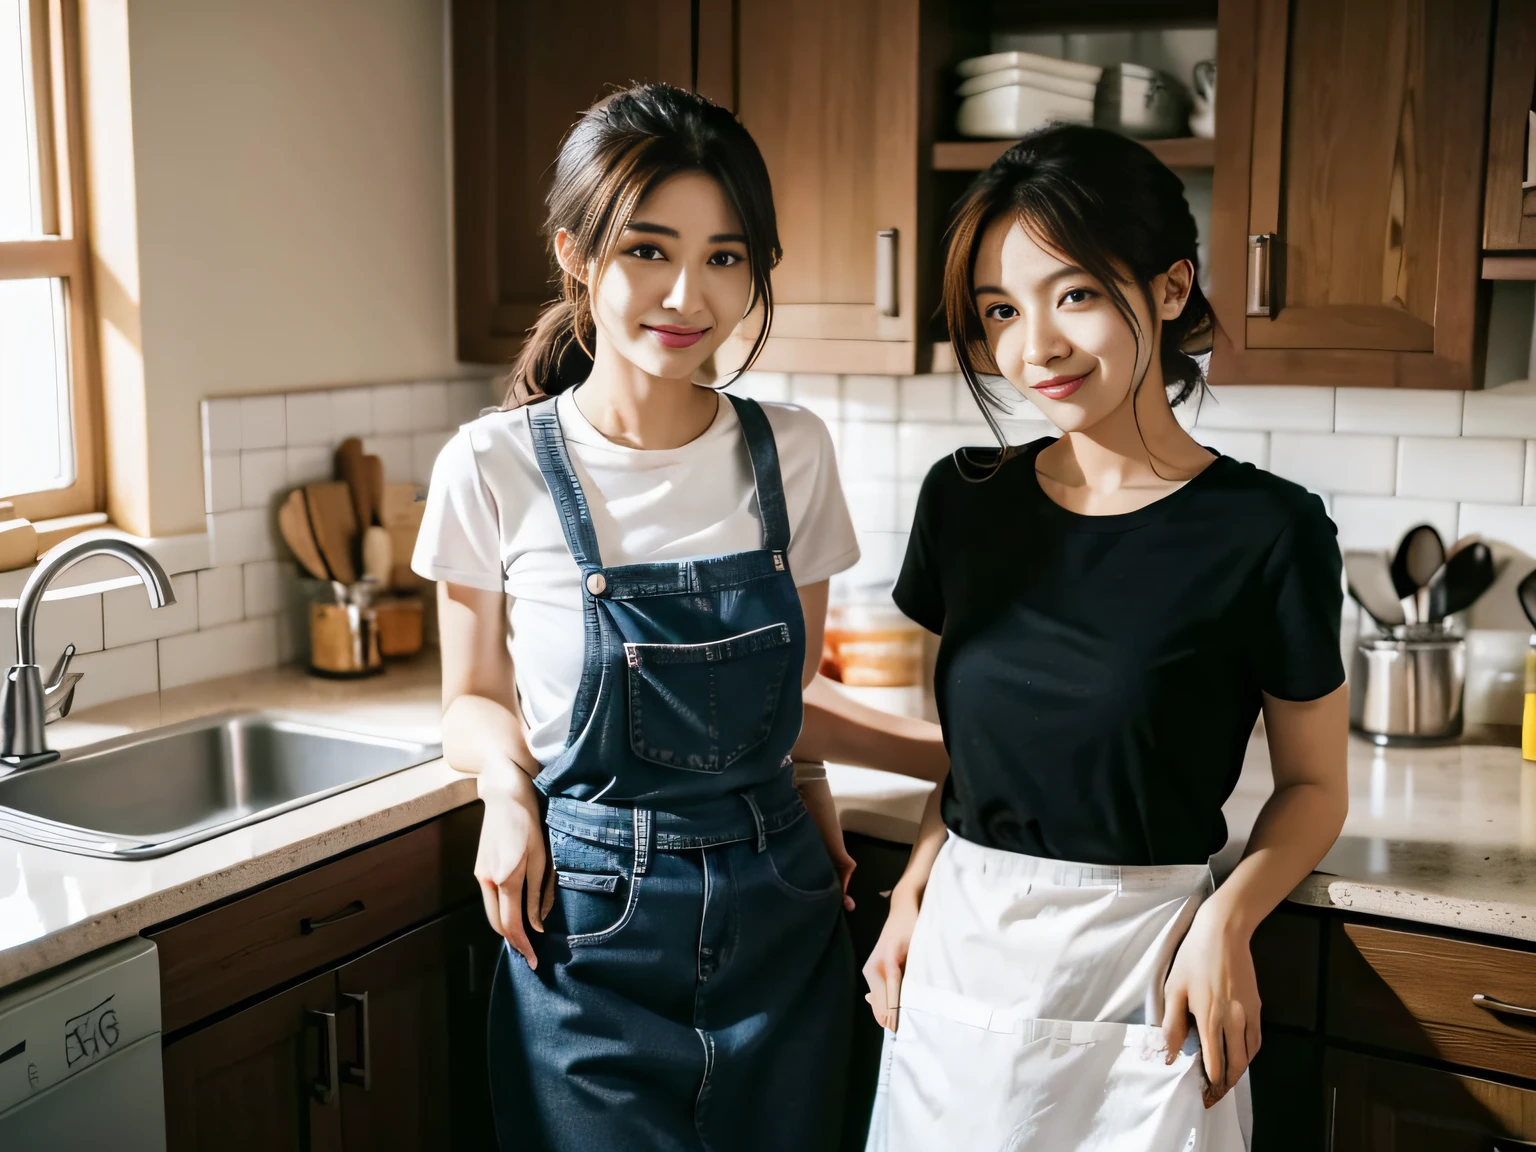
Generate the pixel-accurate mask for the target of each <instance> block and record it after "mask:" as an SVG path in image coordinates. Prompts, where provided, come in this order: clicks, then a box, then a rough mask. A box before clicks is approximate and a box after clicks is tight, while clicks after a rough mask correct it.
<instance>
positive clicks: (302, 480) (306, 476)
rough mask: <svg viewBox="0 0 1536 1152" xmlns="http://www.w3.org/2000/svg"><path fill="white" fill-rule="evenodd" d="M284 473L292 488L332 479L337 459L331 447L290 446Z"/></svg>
mask: <svg viewBox="0 0 1536 1152" xmlns="http://www.w3.org/2000/svg"><path fill="white" fill-rule="evenodd" d="M283 471H284V475H285V478H286V480H287V485H288V487H289V488H290V489H292V488H297V487H298V486H299V485H300V484H314V483H317V482H318V481H321V480H330V479H332V478H333V476H334V475H335V473H336V460H335V456H334V455H333V454H332V452H331V450H330V449H329V448H320V447H313V448H289V449H288V450H287V455H286V464H285V467H284V470H283Z"/></svg>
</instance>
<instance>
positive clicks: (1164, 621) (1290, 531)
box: [864, 127, 1347, 1152]
mask: <svg viewBox="0 0 1536 1152" xmlns="http://www.w3.org/2000/svg"><path fill="white" fill-rule="evenodd" d="M948 243H949V250H948V258H947V266H946V271H945V284H944V302H945V311H946V313H947V316H948V320H949V325H950V331H951V333H952V335H953V339H954V346H955V351H956V355H957V358H958V359H959V362H960V366H961V370H962V372H963V373H964V375H965V378H966V380H967V382H968V383H969V385H970V388H971V391H972V393H973V395H974V396H975V397H976V400H977V402H978V404H979V405H980V407H981V409H982V412H983V414H984V415H985V416H986V418H987V420H988V422H989V424H991V426H992V428H993V430H994V432H998V439H999V441H1001V440H1002V439H1003V437H1002V435H1001V433H1000V431H999V429H998V425H997V421H996V417H995V415H994V412H995V410H996V409H997V407H998V406H999V405H1000V403H1002V399H1001V398H1002V396H1004V395H1005V394H1007V393H1008V391H1009V390H1008V385H1012V387H1013V388H1014V389H1016V390H1017V391H1018V392H1020V393H1022V394H1023V395H1024V396H1026V397H1028V398H1029V399H1030V401H1031V402H1033V403H1034V404H1035V405H1036V406H1037V407H1038V408H1039V409H1040V410H1041V411H1042V412H1043V413H1044V414H1045V415H1046V416H1047V417H1048V418H1049V419H1050V420H1051V421H1052V422H1053V423H1055V424H1056V426H1057V427H1058V428H1060V429H1061V430H1062V433H1063V435H1062V436H1061V437H1060V438H1059V439H1055V440H1052V439H1049V438H1047V439H1042V440H1039V441H1036V442H1035V443H1033V444H1027V445H1024V446H1022V447H1011V448H1005V449H1002V450H1001V451H998V450H991V451H980V450H976V451H967V452H962V453H958V454H957V455H956V457H955V458H953V459H945V460H941V461H940V462H939V463H938V464H936V465H934V467H933V469H932V470H931V471H930V472H929V473H928V477H927V479H926V480H925V481H924V483H923V488H922V492H921V495H920V496H919V499H918V507H917V516H916V523H915V524H914V525H913V530H912V536H911V543H910V546H909V548H908V551H907V557H906V562H905V564H904V565H903V568H902V572H901V577H900V579H899V580H898V582H897V585H896V590H895V598H896V602H897V604H898V605H899V606H900V607H901V609H902V610H903V611H904V612H906V613H907V615H909V616H910V617H912V619H914V620H915V621H917V622H918V623H920V624H922V625H923V626H924V627H926V628H929V629H931V630H932V631H934V632H937V633H939V634H940V635H941V636H942V637H943V641H942V643H941V645H940V648H939V661H938V670H937V677H936V683H937V693H938V705H939V713H940V717H941V719H942V721H943V726H944V737H945V743H946V744H947V746H948V749H949V754H950V760H951V768H950V775H949V779H948V781H947V782H946V784H945V786H944V788H943V789H942V794H941V795H936V796H935V798H934V800H933V801H932V802H931V803H930V804H929V807H928V810H927V812H926V813H925V815H924V819H923V827H922V831H921V833H920V836H919V841H918V843H917V845H916V846H915V847H914V849H913V852H912V859H911V862H910V863H909V865H908V867H907V871H906V874H905V875H904V876H903V877H902V880H901V882H900V884H899V885H898V886H897V888H896V890H895V892H894V893H893V894H892V899H891V913H890V918H889V920H888V921H887V923H886V926H885V930H884V933H883V934H882V936H881V938H880V942H879V944H878V945H877V946H876V948H875V951H874V954H873V955H872V956H871V957H870V959H869V962H868V963H867V964H866V965H865V968H864V974H865V977H866V979H867V980H868V982H869V986H870V993H869V996H868V999H869V1001H870V1003H871V1005H872V1006H873V1008H874V1011H875V1017H876V1019H878V1020H879V1021H880V1022H881V1023H882V1024H883V1025H884V1026H885V1027H887V1028H888V1029H890V1030H891V1032H890V1033H889V1034H888V1035H887V1045H886V1063H885V1068H884V1070H883V1075H882V1088H881V1095H880V1098H879V1100H878V1101H877V1105H876V1115H875V1117H874V1121H873V1124H872V1128H871V1141H870V1143H871V1148H878V1149H882V1150H883V1149H889V1150H890V1152H907V1150H914V1152H915V1150H921V1152H937V1150H941V1149H952V1148H953V1149H965V1150H966V1152H992V1150H994V1149H1001V1148H1005V1147H1006V1148H1007V1149H1010V1150H1015V1149H1029V1150H1046V1152H1062V1150H1064V1149H1108V1148H1111V1147H1112V1148H1114V1149H1115V1150H1116V1152H1195V1150H1196V1149H1201V1150H1204V1149H1210V1150H1216V1152H1230V1150H1235V1149H1242V1148H1246V1146H1247V1143H1248V1136H1249V1127H1250V1124H1249V1111H1248V1098H1247V1081H1246V1078H1245V1077H1244V1072H1245V1070H1246V1069H1247V1067H1248V1064H1249V1062H1250V1061H1251V1060H1252V1058H1253V1055H1254V1053H1255V1052H1256V1051H1257V1050H1258V1047H1259V996H1258V990H1257V987H1256V984H1255V979H1254V971H1253V960H1252V957H1251V955H1250V953H1249V938H1250V936H1251V935H1252V932H1253V930H1254V928H1255V926H1256V925H1257V924H1258V923H1259V922H1260V921H1261V920H1262V919H1263V918H1264V917H1265V916H1266V915H1268V913H1269V912H1270V911H1271V910H1272V909H1273V908H1274V907H1275V906H1276V905H1277V904H1278V903H1279V902H1280V901H1281V900H1282V899H1283V898H1284V897H1285V895H1286V893H1288V892H1289V891H1290V890H1291V889H1292V888H1293V887H1294V886H1295V885H1296V884H1297V883H1298V882H1299V881H1300V880H1301V879H1302V878H1303V877H1304V876H1306V875H1307V873H1308V872H1310V871H1311V869H1312V868H1313V866H1314V865H1316V864H1317V862H1318V861H1319V860H1320V859H1321V858H1322V856H1323V855H1324V853H1325V852H1326V851H1327V850H1328V847H1329V846H1330V845H1331V844H1332V843H1333V841H1334V838H1335V837H1336V836H1337V835H1338V832H1339V828H1340V827H1341V825H1342V823H1343V819H1344V814H1345V810H1346V807H1347V784H1346V773H1345V759H1346V757H1345V734H1346V694H1345V689H1344V688H1343V687H1342V685H1343V680H1344V674H1343V667H1342V664H1341V661H1340V657H1339V610H1340V606H1341V600H1342V596H1341V590H1340V580H1339V569H1340V558H1339V551H1338V547H1337V544H1336V543H1335V539H1334V536H1335V533H1334V527H1333V524H1332V522H1331V521H1330V520H1329V519H1328V516H1327V514H1326V513H1325V512H1324V509H1323V506H1322V503H1321V501H1319V500H1318V498H1317V497H1316V496H1313V495H1311V494H1309V493H1308V492H1306V491H1305V490H1304V489H1302V488H1300V487H1297V486H1296V485H1294V484H1291V483H1289V482H1287V481H1285V480H1281V479H1279V478H1277V477H1275V476H1273V475H1271V474H1269V473H1268V472H1265V471H1263V470H1261V469H1258V468H1255V467H1253V466H1251V465H1248V464H1241V463H1238V462H1237V461H1236V460H1233V459H1230V458H1228V457H1225V456H1220V455H1217V454H1215V453H1213V452H1211V451H1210V450H1208V449H1206V448H1202V447H1201V446H1200V444H1199V443H1198V442H1197V441H1196V440H1194V439H1193V438H1191V437H1190V435H1189V434H1188V433H1187V432H1185V431H1184V429H1183V428H1182V427H1181V426H1180V424H1179V422H1178V420H1177V419H1176V418H1175V417H1174V414H1173V411H1172V408H1173V406H1174V405H1176V404H1178V403H1180V402H1182V401H1184V400H1186V399H1188V398H1190V397H1192V396H1195V395H1197V394H1198V393H1200V391H1201V389H1202V387H1203V379H1202V377H1201V374H1200V369H1199V367H1198V366H1197V364H1196V363H1195V361H1194V360H1193V359H1192V358H1191V357H1190V356H1189V355H1187V354H1186V353H1187V351H1188V350H1192V349H1196V350H1203V349H1208V348H1209V347H1210V339H1211V333H1212V329H1213V327H1214V325H1213V321H1212V317H1211V313H1210V308H1209V305H1208V304H1207V302H1206V300H1205V297H1204V295H1203V294H1202V293H1201V291H1200V288H1199V285H1198V284H1197V283H1196V280H1195V259H1196V257H1195V226H1194V221H1193V220H1192V219H1191V217H1190V213H1189V208H1188V206H1187V204H1186V203H1185V201H1184V196H1183V189H1182V187H1181V186H1180V184H1179V181H1178V179H1177V177H1175V176H1174V175H1173V174H1172V173H1171V172H1170V171H1169V170H1168V169H1167V168H1165V167H1164V166H1163V165H1162V164H1161V163H1159V162H1158V161H1157V159H1156V158H1154V157H1153V156H1152V154H1151V153H1150V152H1148V151H1147V150H1146V149H1145V148H1143V147H1142V146H1141V145H1139V144H1136V143H1134V142H1132V141H1129V140H1126V139H1123V138H1121V137H1119V136H1115V135H1113V134H1111V133H1108V132H1104V131H1098V130H1094V129H1089V128H1071V127H1060V128H1052V129H1047V130H1045V131H1042V132H1039V133H1036V134H1035V135H1033V136H1031V137H1029V138H1026V139H1025V140H1024V141H1023V142H1022V143H1020V144H1019V145H1017V146H1016V147H1014V148H1012V149H1010V150H1009V151H1008V152H1007V153H1005V154H1004V155H1003V156H1002V158H1001V159H999V160H998V161H997V162H996V163H995V164H993V165H992V167H991V168H990V169H989V170H988V171H986V172H985V173H983V174H982V175H981V176H980V177H979V178H978V179H977V181H976V183H975V184H974V185H973V186H972V188H971V189H970V191H969V192H968V193H967V195H966V196H965V198H964V199H963V200H962V201H961V202H960V204H959V205H958V206H957V208H956V211H955V217H954V221H953V223H952V224H951V228H950V234H949V241H948ZM999 375H1000V376H1001V377H1003V379H1002V380H997V379H996V378H995V377H996V376H999ZM984 377H993V379H990V380H988V379H984ZM1261 712H1262V713H1263V716H1264V722H1265V731H1266V733H1267V736H1268V740H1269V748H1270V758H1271V761H1272V764H1273V771H1274V780H1275V791H1274V795H1273V796H1272V797H1271V798H1270V800H1269V801H1268V803H1267V804H1266V805H1265V806H1264V810H1263V812H1262V813H1261V815H1260V816H1259V819H1258V822H1257V824H1256V825H1255V827H1254V829H1253V833H1252V835H1251V837H1250V839H1249V840H1248V844H1247V849H1246V853H1245V855H1244V857H1243V860H1242V862H1241V863H1240V864H1239V865H1238V867H1237V869H1236V870H1235V871H1234V872H1233V873H1232V875H1231V876H1230V877H1229V878H1228V879H1227V880H1226V881H1225V882H1224V883H1223V884H1222V885H1221V887H1220V888H1219V889H1216V890H1214V891H1213V888H1212V879H1211V873H1210V869H1209V867H1208V865H1207V861H1208V859H1209V857H1210V856H1211V855H1212V854H1213V853H1215V852H1217V851H1218V850H1219V849H1220V848H1221V847H1222V845H1223V844H1224V843H1225V841H1226V837H1227V829H1226V824H1225V822H1224V820H1223V819H1222V814H1221V806H1222V804H1223V803H1224V802H1225V801H1226V799H1227V797H1228V795H1230V793H1231V791H1232V788H1233V786H1234V784H1235V783H1236V781H1237V778H1238V774H1239V772H1240V770H1241V768H1242V763H1243V755H1244V750H1245V748H1246V746H1247V742H1248V737H1249V734H1250V733H1251V731H1252V730H1253V726H1254V722H1255V720H1256V719H1257V718H1258V716H1259V714H1260V713H1261ZM946 828H947V831H946ZM919 908H921V911H919ZM1191 1024H1193V1029H1191ZM1234 1089H1235V1091H1234Z"/></svg>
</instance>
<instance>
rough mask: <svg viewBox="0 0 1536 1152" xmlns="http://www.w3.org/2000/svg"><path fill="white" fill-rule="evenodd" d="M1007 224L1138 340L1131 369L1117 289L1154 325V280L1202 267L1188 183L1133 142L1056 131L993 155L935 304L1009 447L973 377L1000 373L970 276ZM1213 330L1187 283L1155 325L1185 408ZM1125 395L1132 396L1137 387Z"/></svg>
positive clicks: (955, 222) (971, 193)
mask: <svg viewBox="0 0 1536 1152" xmlns="http://www.w3.org/2000/svg"><path fill="white" fill-rule="evenodd" d="M1004 216H1012V217H1014V218H1015V219H1017V220H1019V221H1020V222H1021V223H1022V224H1023V225H1024V227H1025V228H1026V229H1027V230H1028V231H1029V232H1030V233H1031V234H1032V235H1033V236H1035V237H1037V238H1038V239H1039V240H1040V241H1042V242H1043V243H1044V244H1046V245H1049V246H1050V247H1051V248H1054V249H1056V250H1057V251H1058V252H1059V253H1061V254H1062V255H1063V256H1064V257H1066V258H1067V259H1068V260H1070V261H1071V262H1072V263H1074V264H1076V265H1077V266H1078V267H1079V268H1081V269H1083V271H1085V272H1087V273H1088V274H1089V275H1091V276H1093V277H1094V279H1096V280H1098V281H1099V283H1100V284H1102V285H1103V287H1104V290H1105V292H1106V293H1107V295H1108V296H1109V299H1110V302H1111V303H1112V304H1114V306H1115V310H1116V311H1117V312H1119V313H1120V315H1121V316H1122V317H1123V318H1124V319H1125V322H1126V324H1127V325H1128V326H1129V327H1130V329H1131V333H1132V335H1133V336H1135V338H1136V354H1137V360H1138V362H1139V361H1140V358H1141V342H1142V338H1143V337H1144V336H1146V335H1147V334H1146V333H1144V332H1142V330H1141V325H1140V323H1139V322H1138V321H1137V319H1136V314H1135V312H1134V311H1132V309H1131V305H1130V302H1129V301H1128V300H1127V299H1126V295H1125V289H1126V288H1127V287H1134V288H1135V289H1136V290H1138V291H1139V292H1140V293H1141V295H1142V298H1143V299H1144V300H1145V301H1146V305H1147V308H1148V310H1149V311H1152V312H1153V313H1154V323H1156V322H1157V321H1156V319H1155V314H1156V310H1155V307H1154V304H1153V300H1152V287H1151V285H1152V280H1153V278H1154V277H1156V276H1157V275H1159V274H1160V273H1163V272H1166V271H1168V269H1169V268H1171V267H1172V266H1173V265H1174V264H1175V263H1177V262H1178V261H1180V260H1188V261H1189V262H1190V264H1191V265H1193V266H1194V268H1195V270H1196V271H1197V272H1198V271H1199V267H1200V265H1199V260H1198V257H1197V255H1196V251H1195V239H1196V233H1195V220H1194V217H1193V216H1192V215H1190V211H1189V204H1188V203H1187V202H1186V201H1185V199H1184V186H1183V185H1182V184H1181V183H1180V182H1179V178H1178V177H1177V176H1175V175H1174V174H1173V173H1172V172H1171V171H1170V170H1169V169H1168V167H1167V166H1166V165H1164V164H1163V163H1162V161H1160V160H1159V159H1158V158H1157V157H1156V156H1154V155H1152V153H1151V152H1150V151H1148V150H1147V149H1146V148H1145V147H1144V146H1142V145H1141V144H1138V143H1136V142H1135V141H1134V140H1130V139H1127V138H1126V137H1124V136H1120V135H1118V134H1116V133H1114V132H1109V131H1107V130H1105V129H1102V128H1084V127H1077V126H1073V125H1058V126H1056V127H1051V128H1043V129H1041V130H1040V131H1038V132H1034V133H1032V134H1030V135H1029V136H1026V137H1025V138H1024V139H1023V140H1021V141H1019V143H1017V144H1015V145H1014V146H1013V147H1012V148H1010V149H1008V151H1006V152H1004V153H1003V154H1002V155H1001V156H1000V157H998V159H997V160H996V161H995V162H994V163H993V164H992V166H991V167H990V168H988V169H987V170H986V171H985V172H983V173H982V174H981V175H980V176H978V177H977V178H976V180H975V181H974V182H973V183H972V184H971V186H970V188H969V189H968V190H967V191H966V193H965V195H964V196H963V197H961V199H960V202H959V203H958V204H956V205H955V209H954V213H953V215H952V216H951V218H950V225H949V230H948V233H947V235H946V237H945V242H946V253H945V263H944V289H943V300H944V315H945V318H946V319H947V320H948V322H949V332H950V339H951V340H952V341H953V342H954V349H955V359H956V361H958V363H959V365H960V372H961V374H962V375H963V376H964V377H965V382H966V384H967V385H968V386H969V387H970V390H971V395H972V396H973V397H975V399H976V404H977V407H978V408H980V409H981V414H982V416H983V417H984V418H985V419H986V421H987V423H988V425H990V426H991V428H992V431H993V433H994V434H995V435H996V436H997V438H998V442H999V443H1005V438H1004V436H1003V433H1002V429H1001V428H1000V427H999V426H998V423H997V412H998V411H999V410H1001V407H1002V405H1001V404H1000V402H999V401H998V399H997V397H996V396H994V395H993V394H992V393H991V392H990V391H989V390H988V388H987V386H986V385H985V384H984V383H983V382H982V380H981V377H982V376H984V375H991V376H996V375H999V374H1000V373H999V372H998V369H997V365H996V363H995V362H994V361H993V359H992V353H991V351H990V350H989V349H988V347H987V338H986V334H985V331H984V330H983V328H982V322H981V314H980V312H979V311H978V310H977V307H976V293H975V286H974V283H973V277H974V276H975V273H976V257H977V252H978V250H979V249H980V247H981V238H982V235H983V234H984V233H985V232H986V230H987V228H988V227H989V226H990V225H991V224H992V223H993V222H994V221H995V220H998V219H1000V218H1002V217H1004ZM1213 331H1214V317H1213V315H1212V313H1211V306H1210V303H1209V302H1208V301H1207V300H1206V298H1205V293H1204V292H1202V291H1201V290H1200V285H1199V283H1198V282H1193V283H1191V285H1190V290H1189V298H1188V300H1187V301H1186V302H1185V304H1184V311H1183V312H1182V313H1180V314H1179V315H1178V316H1177V317H1175V318H1174V319H1172V320H1165V321H1163V322H1162V343H1161V350H1160V355H1159V359H1160V361H1161V364H1162V369H1163V383H1164V384H1165V385H1167V387H1168V388H1169V390H1170V392H1171V393H1172V394H1171V395H1170V397H1169V401H1170V403H1172V404H1181V403H1183V402H1184V401H1185V400H1187V399H1189V397H1190V396H1192V395H1194V394H1195V393H1197V392H1199V391H1200V390H1201V389H1202V388H1204V386H1205V377H1204V374H1203V373H1202V372H1201V370H1200V365H1199V364H1198V363H1197V362H1196V361H1195V360H1194V358H1193V355H1192V354H1194V355H1197V354H1199V353H1203V352H1207V351H1209V350H1210V347H1211V335H1212V333H1213ZM1149 366H1150V365H1149ZM1145 378H1146V377H1145V373H1143V376H1142V379H1145ZM1133 387H1134V388H1140V387H1141V380H1137V381H1134V383H1133ZM1174 389H1177V391H1176V392H1175V391H1173V390H1174Z"/></svg>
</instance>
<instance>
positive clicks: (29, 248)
mask: <svg viewBox="0 0 1536 1152" xmlns="http://www.w3.org/2000/svg"><path fill="white" fill-rule="evenodd" d="M23 2H24V3H25V5H26V8H27V11H28V13H29V15H30V17H31V37H32V69H33V77H34V83H35V84H36V87H35V90H34V91H33V94H32V96H33V101H34V104H35V107H36V108H37V121H38V124H37V128H38V139H39V141H40V143H41V144H42V147H40V149H39V151H41V152H43V153H44V156H43V169H44V173H45V176H44V179H45V181H51V184H52V187H51V189H50V188H46V187H45V190H44V195H43V201H44V230H45V235H44V236H42V237H40V238H36V239H27V240H0V280H31V279H41V278H57V279H60V280H62V281H63V293H64V308H65V318H66V332H67V338H68V356H69V381H70V419H71V423H72V425H73V426H72V428H71V435H72V436H73V441H74V456H75V480H74V483H73V484H70V485H69V486H68V487H64V488H52V489H48V490H45V491H41V492H36V491H34V492H19V493H14V494H10V493H6V492H4V491H0V500H7V501H10V502H11V504H13V505H14V506H15V509H16V515H18V516H24V517H26V518H27V519H29V520H32V521H38V520H49V519H54V518H56V517H61V516H74V515H79V514H82V513H90V512H100V511H102V510H103V509H104V508H105V506H106V475H105V469H104V467H103V435H102V402H101V373H100V365H99V363H98V360H97V349H96V340H95V323H94V319H93V306H94V301H93V297H92V291H91V252H90V245H89V241H88V237H89V228H88V215H87V203H86V186H85V163H84V161H85V141H84V134H83V128H82V125H83V123H84V118H83V115H82V108H81V82H80V62H81V54H80V12H79V7H78V3H77V0H23ZM39 77H42V78H43V79H44V81H45V84H46V89H47V90H46V91H43V90H42V89H43V88H44V87H45V84H42V83H36V81H37V79H38V78H39ZM50 168H51V172H49V169H50ZM50 225H51V228H50Z"/></svg>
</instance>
